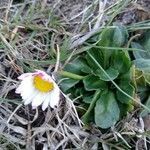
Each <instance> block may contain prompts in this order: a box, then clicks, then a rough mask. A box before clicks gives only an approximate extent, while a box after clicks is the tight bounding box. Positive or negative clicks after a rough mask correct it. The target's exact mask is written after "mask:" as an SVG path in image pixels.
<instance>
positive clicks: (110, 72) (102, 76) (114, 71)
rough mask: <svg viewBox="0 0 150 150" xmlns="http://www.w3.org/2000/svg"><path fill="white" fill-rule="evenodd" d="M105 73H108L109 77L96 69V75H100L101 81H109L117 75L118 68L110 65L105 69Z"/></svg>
mask: <svg viewBox="0 0 150 150" xmlns="http://www.w3.org/2000/svg"><path fill="white" fill-rule="evenodd" d="M105 71H106V73H107V74H108V75H109V77H110V78H108V77H107V76H106V75H105V73H104V72H102V71H101V70H100V69H98V70H97V71H96V75H97V76H99V77H100V79H101V80H103V81H111V80H114V79H116V78H117V77H118V75H119V72H118V70H115V69H113V68H112V67H110V68H108V69H107V70H105Z"/></svg>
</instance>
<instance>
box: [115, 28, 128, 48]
mask: <svg viewBox="0 0 150 150" xmlns="http://www.w3.org/2000/svg"><path fill="white" fill-rule="evenodd" d="M127 37H128V32H127V29H126V28H125V27H124V26H122V25H118V26H116V27H115V28H114V33H113V43H112V45H113V46H116V47H121V46H123V45H124V44H125V42H126V41H127Z"/></svg>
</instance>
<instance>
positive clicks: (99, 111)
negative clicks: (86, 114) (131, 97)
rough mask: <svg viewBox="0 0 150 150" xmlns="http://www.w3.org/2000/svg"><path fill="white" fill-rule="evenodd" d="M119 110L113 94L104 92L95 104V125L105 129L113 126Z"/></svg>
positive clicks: (117, 118)
mask: <svg viewBox="0 0 150 150" xmlns="http://www.w3.org/2000/svg"><path fill="white" fill-rule="evenodd" d="M119 115H120V110H119V107H118V104H117V101H116V99H115V96H114V94H113V92H111V91H104V92H103V94H102V95H101V97H100V98H99V99H98V100H97V102H96V107H95V123H96V125H97V126H99V127H101V128H103V129H106V128H109V127H111V126H113V125H114V124H115V123H116V122H117V121H118V120H119Z"/></svg>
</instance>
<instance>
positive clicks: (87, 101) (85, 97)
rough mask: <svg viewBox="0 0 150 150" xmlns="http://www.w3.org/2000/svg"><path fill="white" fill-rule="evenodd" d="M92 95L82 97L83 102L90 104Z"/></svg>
mask: <svg viewBox="0 0 150 150" xmlns="http://www.w3.org/2000/svg"><path fill="white" fill-rule="evenodd" d="M92 99H93V95H83V102H85V103H87V104H90V103H91V102H92Z"/></svg>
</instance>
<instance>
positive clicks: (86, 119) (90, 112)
mask: <svg viewBox="0 0 150 150" xmlns="http://www.w3.org/2000/svg"><path fill="white" fill-rule="evenodd" d="M100 94H101V90H97V91H96V92H95V94H94V96H93V98H92V101H91V103H90V106H89V108H88V110H87V111H86V113H85V114H84V115H83V116H82V121H83V122H84V123H85V124H89V122H91V121H93V116H94V107H95V103H96V101H97V100H98V99H99V96H100Z"/></svg>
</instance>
